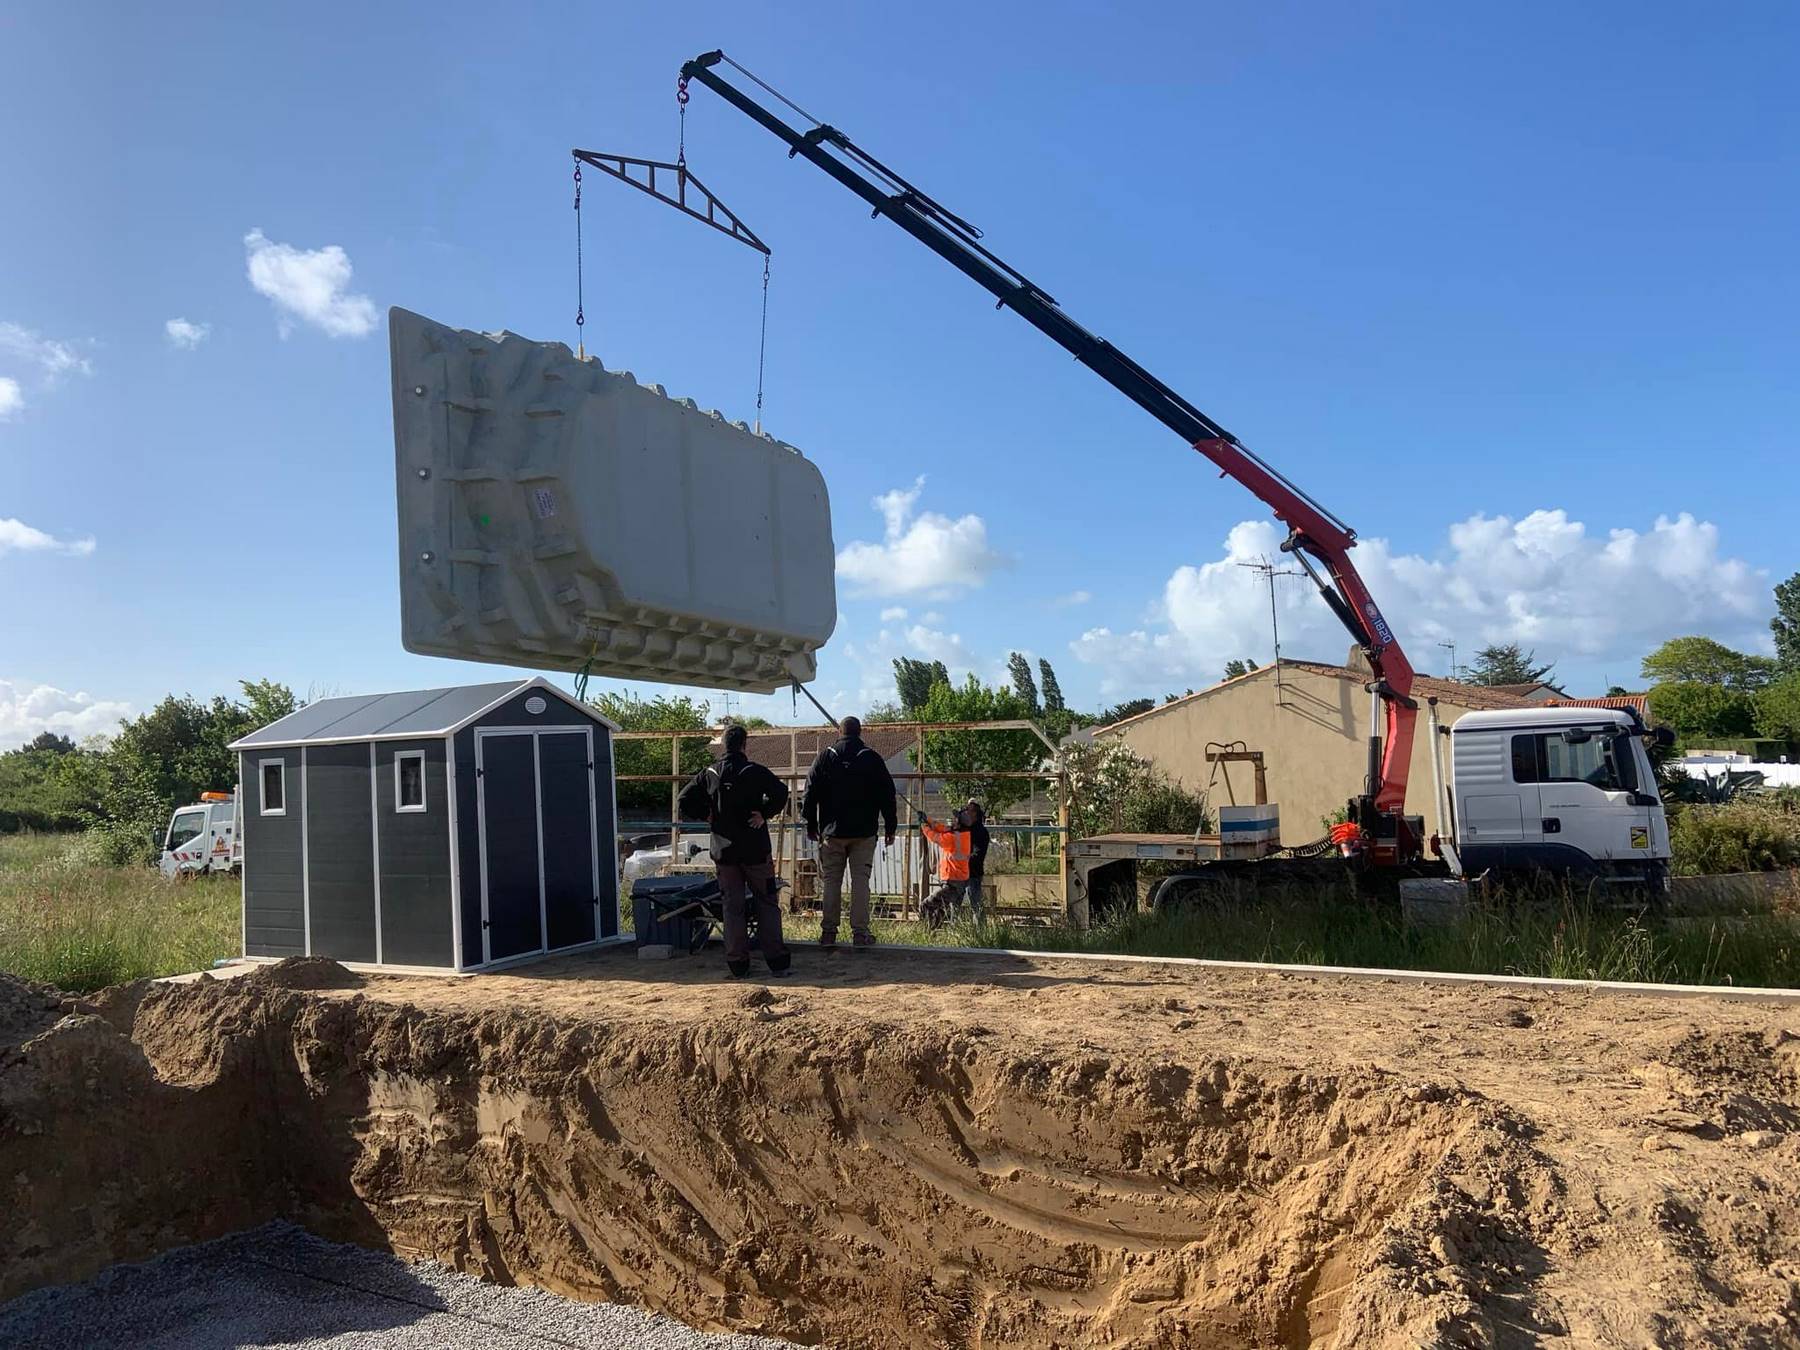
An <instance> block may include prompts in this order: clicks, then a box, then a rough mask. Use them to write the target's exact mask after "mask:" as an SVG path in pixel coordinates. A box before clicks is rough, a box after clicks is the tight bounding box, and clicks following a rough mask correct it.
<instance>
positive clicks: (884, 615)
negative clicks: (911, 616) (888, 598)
mask: <svg viewBox="0 0 1800 1350" xmlns="http://www.w3.org/2000/svg"><path fill="white" fill-rule="evenodd" d="M905 618H906V607H905V606H904V605H889V606H888V607H887V608H886V609H884V610H882V611H881V621H882V622H883V623H899V622H900V621H901V620H903V619H905Z"/></svg>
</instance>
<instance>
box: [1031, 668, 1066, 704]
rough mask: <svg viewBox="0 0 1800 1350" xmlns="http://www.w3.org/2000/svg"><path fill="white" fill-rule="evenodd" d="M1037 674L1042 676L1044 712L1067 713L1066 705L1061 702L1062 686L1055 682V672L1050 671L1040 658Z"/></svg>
mask: <svg viewBox="0 0 1800 1350" xmlns="http://www.w3.org/2000/svg"><path fill="white" fill-rule="evenodd" d="M1038 674H1039V675H1041V676H1043V690H1044V711H1045V712H1046V713H1059V712H1067V711H1068V705H1067V704H1066V703H1064V702H1063V692H1062V686H1061V685H1060V684H1058V683H1057V682H1056V672H1055V671H1054V670H1052V669H1050V663H1049V662H1048V661H1046V660H1045V659H1044V658H1043V657H1041V656H1040V657H1039V658H1038Z"/></svg>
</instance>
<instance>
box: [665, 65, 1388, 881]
mask: <svg viewBox="0 0 1800 1350" xmlns="http://www.w3.org/2000/svg"><path fill="white" fill-rule="evenodd" d="M722 65H724V66H730V67H731V68H732V69H733V70H735V71H737V72H738V73H739V74H740V75H742V76H744V77H745V79H747V80H748V81H750V82H751V83H753V84H755V85H756V86H757V87H758V88H760V89H761V90H762V91H764V92H765V93H767V94H768V95H770V96H771V97H772V98H774V99H776V100H778V101H779V102H780V103H782V104H783V105H785V107H786V108H788V109H790V110H792V111H793V112H794V113H796V114H798V115H799V116H800V117H801V118H803V119H804V120H805V121H807V122H809V123H811V126H810V127H809V128H807V129H806V130H804V131H802V130H798V129H796V128H795V127H793V126H790V125H789V124H788V123H787V122H786V121H784V120H783V118H782V116H780V115H777V114H776V113H775V112H773V111H771V110H770V108H769V107H767V106H765V105H764V104H763V103H761V102H759V101H758V100H757V99H756V97H754V96H753V95H751V94H750V93H747V92H746V91H745V90H744V89H742V88H739V87H738V86H737V85H736V84H734V83H732V82H731V81H729V80H727V79H726V78H725V77H724V76H723V75H722V74H721V73H720V71H719V67H720V66H722ZM690 81H697V82H699V83H700V84H702V85H704V86H706V88H708V89H710V90H712V91H713V92H714V93H715V94H717V95H718V96H719V97H720V98H722V99H724V100H725V101H726V102H727V103H729V104H730V105H731V106H732V107H734V108H736V109H737V110H738V111H739V112H742V113H744V114H745V115H746V116H748V117H749V118H750V119H751V120H752V121H754V122H756V123H758V124H759V125H761V126H762V127H764V128H766V129H767V130H768V131H770V132H773V133H774V134H775V135H776V136H777V137H778V138H780V139H781V140H782V141H783V142H785V143H786V144H787V147H788V157H789V158H793V157H795V156H798V157H800V158H802V159H805V160H808V161H809V162H811V163H813V164H815V165H817V166H818V167H819V168H821V169H823V170H824V171H825V172H826V173H828V174H830V175H831V177H833V178H834V179H836V180H837V181H838V182H839V183H841V184H843V185H844V186H845V187H847V188H849V189H850V191H852V192H854V193H855V194H856V195H857V196H858V197H861V198H862V199H863V201H865V202H866V203H868V205H869V207H870V211H871V215H872V216H885V217H886V218H887V219H889V220H891V221H893V222H894V224H896V225H898V226H899V227H900V228H901V229H903V230H905V231H906V232H907V233H908V234H910V235H911V236H912V237H913V238H915V239H917V240H918V241H919V242H920V243H922V244H924V245H925V247H927V248H929V249H930V250H931V251H932V252H933V253H936V254H937V255H938V256H939V257H940V258H943V259H944V260H945V261H946V262H948V263H950V264H951V266H953V267H955V268H957V269H958V270H959V271H961V272H962V273H963V274H964V275H965V276H967V277H969V278H970V279H971V280H973V281H974V282H976V283H977V284H978V285H980V286H981V287H983V288H984V289H986V290H987V291H988V292H989V293H990V294H991V295H993V297H994V299H995V301H996V308H1001V309H1010V310H1012V311H1013V312H1014V313H1016V314H1018V315H1020V316H1021V317H1022V318H1023V319H1024V320H1025V321H1026V322H1027V323H1029V324H1031V326H1032V327H1034V328H1036V329H1037V330H1038V331H1039V332H1041V333H1043V334H1044V335H1045V336H1046V337H1048V338H1049V339H1050V340H1051V341H1052V342H1055V343H1056V344H1057V345H1058V346H1060V347H1062V348H1063V350H1065V351H1067V352H1068V353H1069V354H1070V355H1071V356H1073V357H1074V358H1075V359H1076V360H1077V361H1079V362H1081V364H1082V365H1084V366H1086V367H1087V368H1088V369H1089V370H1091V371H1093V372H1094V373H1095V374H1096V375H1098V376H1099V377H1100V378H1101V379H1103V380H1105V381H1106V382H1107V383H1108V384H1110V385H1111V386H1112V387H1113V388H1115V389H1117V390H1118V391H1119V392H1120V393H1122V394H1124V395H1125V396H1126V397H1127V398H1129V399H1130V400H1131V401H1132V402H1133V403H1135V404H1137V405H1138V406H1139V407H1140V408H1142V409H1144V411H1145V412H1147V413H1149V414H1150V415H1151V416H1152V417H1154V418H1156V420H1157V421H1159V422H1161V423H1162V424H1163V425H1164V426H1166V427H1168V428H1169V429H1170V430H1171V431H1173V432H1174V433H1175V434H1176V435H1178V436H1180V437H1181V438H1182V440H1183V441H1185V442H1186V443H1187V444H1188V445H1189V446H1191V447H1192V448H1193V449H1195V450H1197V451H1199V452H1200V453H1201V454H1202V455H1204V456H1206V458H1207V459H1209V460H1211V461H1212V463H1213V464H1215V465H1216V466H1217V467H1218V469H1219V473H1220V476H1221V477H1229V478H1235V479H1236V480H1237V481H1238V482H1240V483H1242V484H1243V485H1244V486H1245V487H1247V488H1249V489H1250V491H1251V492H1253V493H1255V494H1256V496H1257V497H1258V498H1259V499H1261V500H1262V501H1263V502H1264V503H1266V504H1267V505H1268V507H1269V508H1270V510H1272V511H1273V512H1274V513H1275V516H1276V518H1277V519H1279V520H1280V521H1281V522H1282V523H1283V524H1284V525H1286V526H1287V529H1288V536H1287V538H1286V540H1285V541H1283V543H1282V545H1281V547H1282V549H1283V551H1285V552H1287V553H1291V554H1292V555H1293V556H1294V558H1295V559H1296V560H1297V561H1298V562H1299V563H1300V565H1301V566H1302V567H1304V568H1305V569H1306V573H1307V575H1308V576H1310V577H1311V578H1312V580H1313V582H1314V584H1315V585H1317V586H1318V588H1319V594H1320V595H1322V596H1323V597H1324V599H1325V603H1326V604H1327V605H1329V606H1330V607H1331V611H1332V613H1334V614H1336V615H1337V617H1338V619H1339V620H1340V621H1341V622H1342V623H1343V625H1344V627H1345V628H1347V629H1349V630H1350V634H1351V636H1352V637H1353V638H1354V639H1355V640H1356V642H1357V643H1358V644H1359V645H1360V646H1361V647H1362V650H1363V652H1364V653H1365V655H1366V656H1367V658H1368V662H1369V669H1370V672H1371V678H1370V680H1369V683H1368V689H1369V693H1370V697H1371V717H1370V736H1369V760H1368V770H1367V775H1366V779H1365V782H1364V786H1363V791H1362V793H1361V794H1359V795H1358V796H1356V797H1353V798H1351V800H1350V808H1349V809H1350V816H1351V820H1352V821H1353V822H1354V823H1355V824H1356V825H1357V826H1358V827H1359V830H1360V835H1359V840H1358V842H1360V845H1361V847H1362V857H1363V858H1364V859H1365V860H1366V861H1368V862H1371V863H1374V864H1377V865H1398V864H1402V863H1407V862H1411V861H1412V860H1414V859H1416V858H1417V857H1418V856H1419V854H1420V850H1421V840H1420V838H1419V836H1420V832H1421V831H1420V826H1419V818H1418V817H1417V816H1407V815H1406V814H1405V807H1406V778H1407V771H1408V768H1409V767H1410V765H1411V763H1412V745H1413V731H1414V725H1415V723H1416V721H1417V717H1418V705H1417V703H1415V702H1414V701H1413V699H1412V696H1411V694H1412V683H1413V668H1412V665H1411V663H1410V662H1409V661H1408V660H1407V659H1406V653H1405V652H1403V651H1402V650H1401V649H1400V643H1399V641H1398V640H1397V639H1396V638H1395V637H1394V632H1393V630H1392V629H1391V628H1390V627H1389V626H1388V622H1387V620H1386V619H1384V618H1383V617H1382V616H1381V610H1380V608H1379V607H1378V606H1377V605H1376V603H1375V600H1374V597H1372V596H1371V595H1370V594H1369V589H1368V587H1367V586H1365V585H1364V584H1363V580H1362V578H1361V577H1360V576H1359V575H1358V574H1357V571H1356V567H1355V565H1354V564H1353V563H1352V562H1351V561H1350V550H1351V549H1352V548H1354V547H1355V546H1356V531H1355V530H1353V529H1351V528H1350V527H1349V526H1348V525H1346V524H1345V523H1344V522H1343V521H1341V520H1339V519H1338V518H1337V517H1336V516H1335V515H1333V514H1332V513H1331V512H1330V511H1328V510H1327V509H1326V508H1325V507H1323V506H1321V505H1320V504H1319V503H1318V502H1317V501H1316V500H1314V499H1313V498H1312V497H1310V496H1308V495H1307V494H1306V493H1305V492H1304V491H1302V490H1301V489H1300V488H1299V487H1297V486H1295V485H1294V484H1293V483H1291V482H1290V481H1288V479H1287V478H1285V477H1283V476H1282V474H1281V473H1280V472H1279V471H1278V470H1276V469H1275V468H1273V467H1272V466H1270V465H1269V464H1268V463H1267V462H1266V461H1264V460H1263V459H1261V458H1260V457H1258V456H1257V455H1256V454H1254V453H1253V452H1252V451H1250V450H1249V449H1248V448H1247V447H1246V446H1244V445H1243V443H1242V442H1240V441H1239V440H1238V438H1237V437H1236V436H1234V435H1232V434H1231V433H1230V432H1229V431H1227V430H1225V428H1224V427H1222V426H1220V425H1219V424H1218V423H1217V422H1215V421H1213V420H1212V418H1210V417H1208V416H1207V415H1206V414H1205V413H1203V412H1201V411H1200V410H1199V409H1198V408H1196V407H1195V406H1194V405H1193V404H1192V403H1190V402H1188V401H1187V400H1186V399H1185V398H1183V397H1182V396H1181V395H1180V394H1178V393H1176V392H1175V391H1174V390H1173V389H1172V388H1170V387H1169V386H1168V385H1167V384H1165V383H1163V382H1162V381H1161V380H1159V379H1158V378H1157V377H1156V376H1154V375H1152V374H1151V373H1150V372H1149V371H1147V370H1145V369H1144V368H1143V367H1142V366H1140V365H1139V364H1138V363H1137V362H1136V361H1133V360H1132V359H1131V358H1130V357H1128V356H1126V355H1125V353H1123V352H1121V351H1120V350H1119V349H1118V348H1116V347H1114V346H1113V345H1112V343H1110V342H1108V341H1106V340H1105V339H1104V338H1101V337H1098V336H1096V335H1095V334H1093V333H1091V332H1089V331H1088V330H1087V329H1086V328H1083V327H1082V326H1081V325H1080V324H1078V323H1076V322H1075V321H1074V320H1073V319H1071V318H1069V316H1068V315H1066V314H1065V313H1063V311H1062V309H1061V308H1060V307H1059V306H1058V305H1057V303H1056V301H1055V300H1054V299H1053V298H1052V297H1051V296H1050V295H1049V294H1048V293H1046V292H1045V291H1044V290H1043V289H1042V288H1041V287H1039V286H1038V285H1036V284H1035V283H1034V282H1032V281H1031V280H1030V279H1029V278H1027V277H1026V276H1025V275H1024V274H1023V273H1021V272H1020V271H1018V269H1016V268H1014V267H1012V266H1011V265H1009V264H1008V263H1006V262H1003V261H1002V260H1001V259H1000V258H998V257H996V256H995V255H994V254H993V253H992V252H990V251H989V250H988V249H987V248H986V247H985V246H984V245H983V244H982V243H981V239H982V233H981V231H980V230H978V229H976V228H975V226H973V225H971V224H970V223H969V222H968V221H966V220H964V219H962V218H961V217H960V216H957V215H955V214H953V213H952V212H950V211H948V210H946V209H945V208H944V207H943V206H941V205H940V204H939V203H938V202H936V201H934V200H933V199H932V198H930V197H929V196H927V195H926V194H925V193H923V192H921V191H920V190H919V189H918V188H917V187H915V186H914V185H913V184H912V183H909V182H908V181H907V180H906V179H904V178H902V177H901V176H900V175H899V174H897V173H895V172H894V171H893V170H891V169H889V168H888V167H887V166H886V165H885V164H882V163H881V162H880V161H879V160H877V159H876V158H875V157H874V156H872V155H870V154H869V153H868V152H867V151H865V150H863V149H862V148H861V147H859V146H857V145H856V144H855V143H854V142H852V141H851V140H850V138H849V137H848V136H846V135H844V133H843V132H841V131H839V130H838V129H837V128H836V127H832V126H829V125H826V124H825V123H822V122H818V121H816V120H815V119H813V118H812V117H810V116H808V115H807V114H806V113H805V112H803V111H802V110H801V109H800V108H799V107H797V106H796V105H795V104H793V103H791V102H790V101H789V100H787V99H786V98H783V97H782V96H781V95H780V94H778V93H776V91H775V90H774V89H772V88H770V87H769V86H768V85H766V84H764V83H763V82H762V81H761V80H759V79H757V78H756V76H754V75H752V74H751V73H750V72H749V71H747V70H745V69H744V68H743V67H742V66H740V65H738V64H737V62H735V61H733V60H731V58H730V57H728V56H726V55H725V54H724V52H722V51H714V52H707V53H706V54H705V55H703V56H698V57H695V58H694V59H693V60H692V61H689V62H688V63H687V64H686V65H684V66H682V68H681V82H680V97H681V99H682V101H683V103H684V104H685V102H686V97H687V86H688V84H689V82H690ZM1377 707H1379V708H1380V709H1381V710H1382V716H1381V717H1380V719H1377V718H1376V717H1375V716H1374V710H1375V709H1376V708H1377ZM1377 720H1380V721H1381V723H1382V730H1381V731H1380V732H1377V731H1376V730H1375V723H1376V721H1377Z"/></svg>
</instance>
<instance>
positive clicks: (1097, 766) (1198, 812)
mask: <svg viewBox="0 0 1800 1350" xmlns="http://www.w3.org/2000/svg"><path fill="white" fill-rule="evenodd" d="M1061 762H1062V766H1063V768H1064V769H1065V770H1067V772H1068V775H1069V826H1070V829H1071V830H1072V831H1073V833H1074V837H1075V838H1077V839H1079V838H1082V837H1084V836H1086V835H1094V834H1118V833H1127V834H1188V835H1191V834H1193V833H1194V832H1195V831H1197V830H1201V829H1204V828H1206V827H1208V826H1209V825H1210V824H1211V821H1212V818H1211V815H1210V813H1209V812H1208V811H1207V807H1206V802H1205V800H1204V799H1203V798H1201V797H1198V796H1196V795H1195V794H1193V793H1191V792H1189V791H1188V790H1187V789H1186V788H1183V787H1182V786H1180V785H1179V784H1177V783H1173V782H1171V781H1170V780H1169V777H1168V775H1167V774H1165V773H1163V771H1162V770H1161V769H1159V768H1157V767H1156V766H1155V765H1154V764H1152V763H1151V762H1150V761H1149V760H1147V759H1145V758H1144V757H1143V756H1142V755H1139V754H1137V753H1136V752H1135V751H1133V750H1132V749H1131V748H1130V747H1129V746H1127V745H1123V744H1121V743H1120V742H1118V741H1111V740H1109V741H1104V742H1092V743H1090V744H1087V745H1071V746H1065V747H1063V751H1062V755H1061Z"/></svg>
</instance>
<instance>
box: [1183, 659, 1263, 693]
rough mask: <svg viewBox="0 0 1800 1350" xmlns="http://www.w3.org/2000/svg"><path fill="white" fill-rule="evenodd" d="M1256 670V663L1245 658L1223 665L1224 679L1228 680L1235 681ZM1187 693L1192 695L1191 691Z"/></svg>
mask: <svg viewBox="0 0 1800 1350" xmlns="http://www.w3.org/2000/svg"><path fill="white" fill-rule="evenodd" d="M1257 669H1259V667H1258V666H1257V664H1256V662H1254V661H1252V660H1251V659H1250V658H1249V657H1245V658H1244V659H1243V660H1241V661H1227V662H1226V663H1225V678H1226V679H1228V680H1235V679H1236V678H1237V677H1238V676H1240V675H1248V674H1249V673H1250V672H1251V671H1253V670H1257ZM1188 692H1189V693H1192V692H1193V691H1192V690H1189V691H1188Z"/></svg>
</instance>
